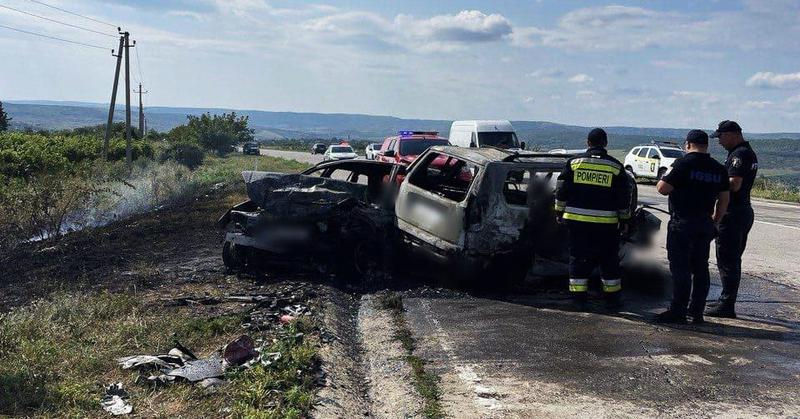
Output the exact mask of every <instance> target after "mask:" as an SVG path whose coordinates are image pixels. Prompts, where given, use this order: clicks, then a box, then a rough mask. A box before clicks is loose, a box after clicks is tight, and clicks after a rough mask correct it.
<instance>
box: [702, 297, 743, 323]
mask: <svg viewBox="0 0 800 419" xmlns="http://www.w3.org/2000/svg"><path fill="white" fill-rule="evenodd" d="M706 316H708V317H722V318H726V319H735V318H736V310H735V309H734V305H733V303H728V302H725V301H720V303H719V304H717V305H715V306H712V307H710V308H709V309H708V310H706Z"/></svg>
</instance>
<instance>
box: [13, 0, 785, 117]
mask: <svg viewBox="0 0 800 419" xmlns="http://www.w3.org/2000/svg"><path fill="white" fill-rule="evenodd" d="M323 1H324V2H317V1H288V0H139V1H122V0H69V1H65V0H35V1H34V0H0V100H33V99H42V100H44V99H46V100H70V101H90V102H105V103H107V102H108V101H109V98H110V95H111V93H110V91H111V85H112V82H113V72H114V65H115V58H114V57H112V56H111V49H112V48H116V44H117V42H118V41H117V39H116V38H115V37H114V36H107V35H115V33H116V30H115V28H113V27H112V26H110V25H107V24H103V23H99V22H96V21H92V20H87V19H83V18H81V17H78V16H74V15H71V14H66V13H64V12H62V11H59V10H55V9H53V8H50V7H46V6H45V5H43V4H42V3H46V4H48V5H51V6H57V7H60V8H63V9H65V10H68V11H71V12H75V13H78V14H82V15H85V16H88V17H91V18H93V19H96V20H98V21H102V22H107V23H112V24H113V25H119V26H122V27H123V28H124V29H125V30H127V31H129V32H130V33H131V38H132V39H135V40H136V41H137V47H136V50H138V57H137V56H136V54H135V50H131V77H132V78H133V82H134V83H138V82H139V81H141V82H143V84H144V88H145V89H146V90H148V91H149V93H148V94H147V95H146V96H145V97H146V101H145V106H189V107H224V108H234V109H257V110H268V111H296V112H326V113H365V114H373V115H392V116H398V117H410V118H430V119H495V118H497V119H511V120H543V121H552V122H559V123H567V124H576V125H586V126H617V125H627V126H640V127H674V128H705V129H708V128H715V127H716V124H717V122H719V121H720V120H723V119H735V120H737V121H739V122H740V124H741V125H742V126H743V127H744V129H745V131H748V132H780V131H783V132H798V131H800V0H724V1H723V0H717V1H707V2H702V1H678V0H671V1H655V0H653V1H645V0H632V1H618V2H613V3H609V2H588V1H574V0H539V1H535V0H531V1H521V0H520V1H510V0H508V1H506V0H503V1H492V2H489V1H470V0H467V1H451V0H437V1H430V0H425V1H423V0H405V1H374V0H351V1H335V0H330V1H325V0H323ZM9 8H11V9H9ZM12 9H16V10H12ZM19 11H24V12H27V13H32V14H35V15H38V16H42V17H46V18H49V19H54V20H58V21H61V22H65V23H69V24H72V25H77V26H81V27H84V28H87V29H91V30H93V31H97V32H101V33H103V34H98V33H95V32H90V31H85V30H79V29H76V28H73V27H69V26H65V25H60V24H57V23H54V22H52V21H48V20H45V19H41V18H37V17H34V16H30V15H26V14H23V13H20V12H19ZM2 25H4V26H8V27H13V28H16V29H21V30H25V31H29V32H35V33H40V34H46V35H49V36H55V37H61V38H64V39H68V40H73V41H78V42H83V43H87V44H90V45H94V46H98V47H104V48H105V49H102V48H91V47H87V46H83V45H74V44H68V43H63V42H60V41H56V40H51V39H46V38H41V37H38V36H34V35H31V34H27V33H20V32H15V31H12V30H10V29H7V28H4V27H2ZM123 92H124V87H122V88H121V90H120V99H121V100H123V95H122V93H123Z"/></svg>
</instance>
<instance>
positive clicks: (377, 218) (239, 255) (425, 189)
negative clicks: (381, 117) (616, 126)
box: [219, 146, 660, 285]
mask: <svg viewBox="0 0 800 419" xmlns="http://www.w3.org/2000/svg"><path fill="white" fill-rule="evenodd" d="M570 157H572V155H571V154H550V153H526V152H512V151H507V150H500V149H494V148H460V147H452V146H435V147H431V148H429V149H428V150H427V151H425V152H424V153H423V154H422V155H421V156H420V157H419V158H418V159H417V160H415V161H414V163H413V164H412V165H411V166H410V167H409V168H408V169H406V168H404V167H401V166H398V165H395V164H392V163H384V162H376V161H367V160H350V161H341V162H326V163H321V164H319V165H317V166H314V167H312V168H311V169H308V170H306V171H305V172H303V173H300V174H282V173H268V172H250V171H246V172H243V173H242V175H243V177H244V180H245V183H246V185H247V194H248V196H249V198H250V199H249V200H248V201H246V202H243V203H241V204H239V205H236V206H235V207H233V208H232V209H231V210H229V211H228V212H227V213H226V214H225V215H223V217H222V218H220V221H219V224H220V226H222V227H227V228H230V225H233V228H232V229H231V230H230V231H229V232H228V233H227V234H226V238H225V244H224V247H223V260H224V263H225V265H226V266H228V267H230V268H242V267H246V266H256V265H261V264H267V265H271V264H289V265H293V264H297V263H313V264H315V265H316V266H319V267H320V268H321V269H322V270H326V269H328V268H333V269H334V270H335V271H336V272H337V273H344V274H355V275H361V274H364V273H365V272H367V271H368V270H370V269H388V268H391V265H392V259H393V258H407V257H412V258H413V257H424V258H426V259H428V260H432V261H435V262H441V264H442V265H443V266H445V267H447V275H448V276H451V277H454V278H455V279H456V282H475V281H478V282H484V283H488V282H491V283H492V284H496V285H512V284H514V283H517V282H520V281H521V280H523V279H524V278H525V276H526V275H527V273H528V272H529V271H530V268H531V267H532V266H533V265H534V264H536V263H539V262H540V261H547V262H548V263H552V262H555V263H556V264H560V265H562V266H563V272H564V273H566V262H567V259H568V249H567V240H566V234H567V233H566V228H565V227H564V226H563V225H559V224H558V223H556V221H555V215H554V213H553V203H554V199H555V188H556V179H557V177H558V174H559V173H560V171H561V169H562V168H563V167H564V164H565V163H566V161H567V159H569V158H570ZM630 182H631V187H632V190H633V194H632V199H631V210H632V212H633V214H634V217H633V219H632V221H631V222H630V228H629V230H628V232H627V233H626V235H625V236H624V237H623V246H621V251H622V252H626V251H627V250H628V248H629V247H631V246H641V245H647V244H649V242H650V239H651V238H652V236H653V234H654V233H655V232H656V231H657V230H658V229H659V228H660V221H659V219H658V218H657V217H655V216H654V215H652V214H650V213H649V212H647V211H646V210H645V209H643V208H641V207H639V206H638V205H637V204H638V200H637V193H636V183H635V181H634V180H633V179H632V178H631V179H630ZM402 262H403V265H405V266H412V265H414V263H409V262H408V261H405V260H404V261H402Z"/></svg>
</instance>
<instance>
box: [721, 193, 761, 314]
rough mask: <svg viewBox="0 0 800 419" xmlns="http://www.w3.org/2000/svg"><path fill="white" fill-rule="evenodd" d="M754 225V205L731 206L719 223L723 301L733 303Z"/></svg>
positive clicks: (731, 304)
mask: <svg viewBox="0 0 800 419" xmlns="http://www.w3.org/2000/svg"><path fill="white" fill-rule="evenodd" d="M752 227H753V207H751V206H749V205H748V206H746V207H737V208H729V209H728V212H727V213H726V214H725V216H724V217H722V221H721V222H720V224H719V236H718V237H717V267H718V268H719V279H720V281H722V294H721V295H720V296H719V300H720V302H721V303H723V304H725V305H730V306H731V307H733V305H734V304H735V303H736V297H737V295H738V294H739V283H740V282H741V280H742V254H744V249H745V248H746V247H747V235H748V234H749V233H750V228H752Z"/></svg>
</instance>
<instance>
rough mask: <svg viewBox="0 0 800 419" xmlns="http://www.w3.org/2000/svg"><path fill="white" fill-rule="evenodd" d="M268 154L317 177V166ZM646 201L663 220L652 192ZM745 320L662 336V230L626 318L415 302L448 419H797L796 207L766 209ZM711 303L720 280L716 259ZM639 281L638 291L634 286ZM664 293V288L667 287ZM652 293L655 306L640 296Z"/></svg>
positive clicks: (799, 296) (749, 275) (456, 297)
mask: <svg viewBox="0 0 800 419" xmlns="http://www.w3.org/2000/svg"><path fill="white" fill-rule="evenodd" d="M262 154H267V155H273V156H276V157H284V158H293V159H296V160H299V161H304V162H308V163H316V162H318V161H320V160H321V156H312V155H311V154H309V153H298V152H288V151H277V150H262ZM640 201H642V202H643V203H649V204H652V205H654V206H656V207H658V208H661V209H666V199H665V198H664V197H662V196H660V195H658V194H657V193H656V192H655V189H654V188H653V186H652V185H640ZM754 209H755V213H756V223H755V225H754V226H753V230H752V232H751V234H750V240H749V243H748V249H747V252H746V253H745V256H744V268H743V271H744V277H743V281H742V287H741V293H740V304H739V305H738V311H739V313H740V318H739V319H737V320H718V319H707V320H709V322H708V323H707V324H706V325H703V326H680V327H665V326H658V325H653V324H652V323H651V322H650V319H651V317H652V315H653V314H654V313H656V312H658V311H660V310H662V309H664V308H665V307H666V305H667V301H668V295H667V294H668V293H664V292H660V293H659V292H653V291H652V290H659V289H662V288H663V287H662V285H665V284H668V283H669V275H668V273H667V272H666V270H667V269H666V266H667V264H666V250H665V238H666V231H665V230H666V222H667V216H666V215H664V214H661V213H656V215H658V216H659V218H661V219H662V222H663V225H662V229H661V231H660V233H659V235H658V237H657V238H656V241H655V244H654V246H653V247H652V248H651V249H650V250H648V251H645V252H641V253H639V254H637V255H634V258H633V262H632V263H633V264H634V265H635V264H642V265H649V266H653V267H654V269H651V270H642V271H640V272H641V273H640V274H638V276H637V277H636V278H629V279H626V281H627V282H625V284H626V285H625V287H626V289H625V291H624V295H625V300H626V308H625V311H624V312H622V313H619V314H605V313H604V312H603V310H602V305H601V304H599V302H598V303H593V310H592V312H590V313H579V312H574V311H573V310H572V308H571V305H570V303H569V296H568V295H567V293H566V292H565V291H564V290H563V289H561V288H558V287H557V288H553V289H550V290H547V289H531V290H527V291H524V292H519V291H518V292H515V293H513V294H498V295H490V296H478V297H476V296H469V295H463V294H460V293H441V294H439V293H430V292H421V293H420V292H415V291H410V292H409V293H408V294H407V298H406V300H405V304H404V306H405V309H406V320H407V322H408V324H409V326H410V328H411V330H412V332H413V333H414V336H415V337H416V338H417V346H418V348H417V353H416V354H417V355H419V356H421V357H423V358H424V359H426V360H428V361H430V363H429V364H427V366H426V368H430V369H431V370H433V371H434V372H436V373H437V374H438V375H439V376H440V377H441V387H442V391H443V404H444V407H445V409H446V411H447V412H448V413H449V415H450V416H453V417H540V416H546V417H563V416H592V417H634V416H637V417H639V416H647V417H650V416H666V417H687V416H689V417H711V416H735V417H743V416H744V417H748V416H749V417H755V416H798V415H800V401H799V400H798V399H797V395H798V390H797V388H798V387H797V386H798V383H800V263H797V261H798V260H800V244H799V243H800V211H798V209H800V207H798V206H795V205H789V204H781V203H773V202H766V201H757V202H755V203H754ZM711 272H712V278H713V279H712V282H713V284H712V290H711V295H710V299H714V298H716V296H717V295H718V294H719V291H720V288H719V280H718V275H717V273H716V268H715V258H714V255H713V251H712V260H711ZM631 281H636V282H637V283H636V284H631V283H630V282H631ZM666 288H668V287H666ZM642 289H644V290H648V291H647V292H644V291H642Z"/></svg>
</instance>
